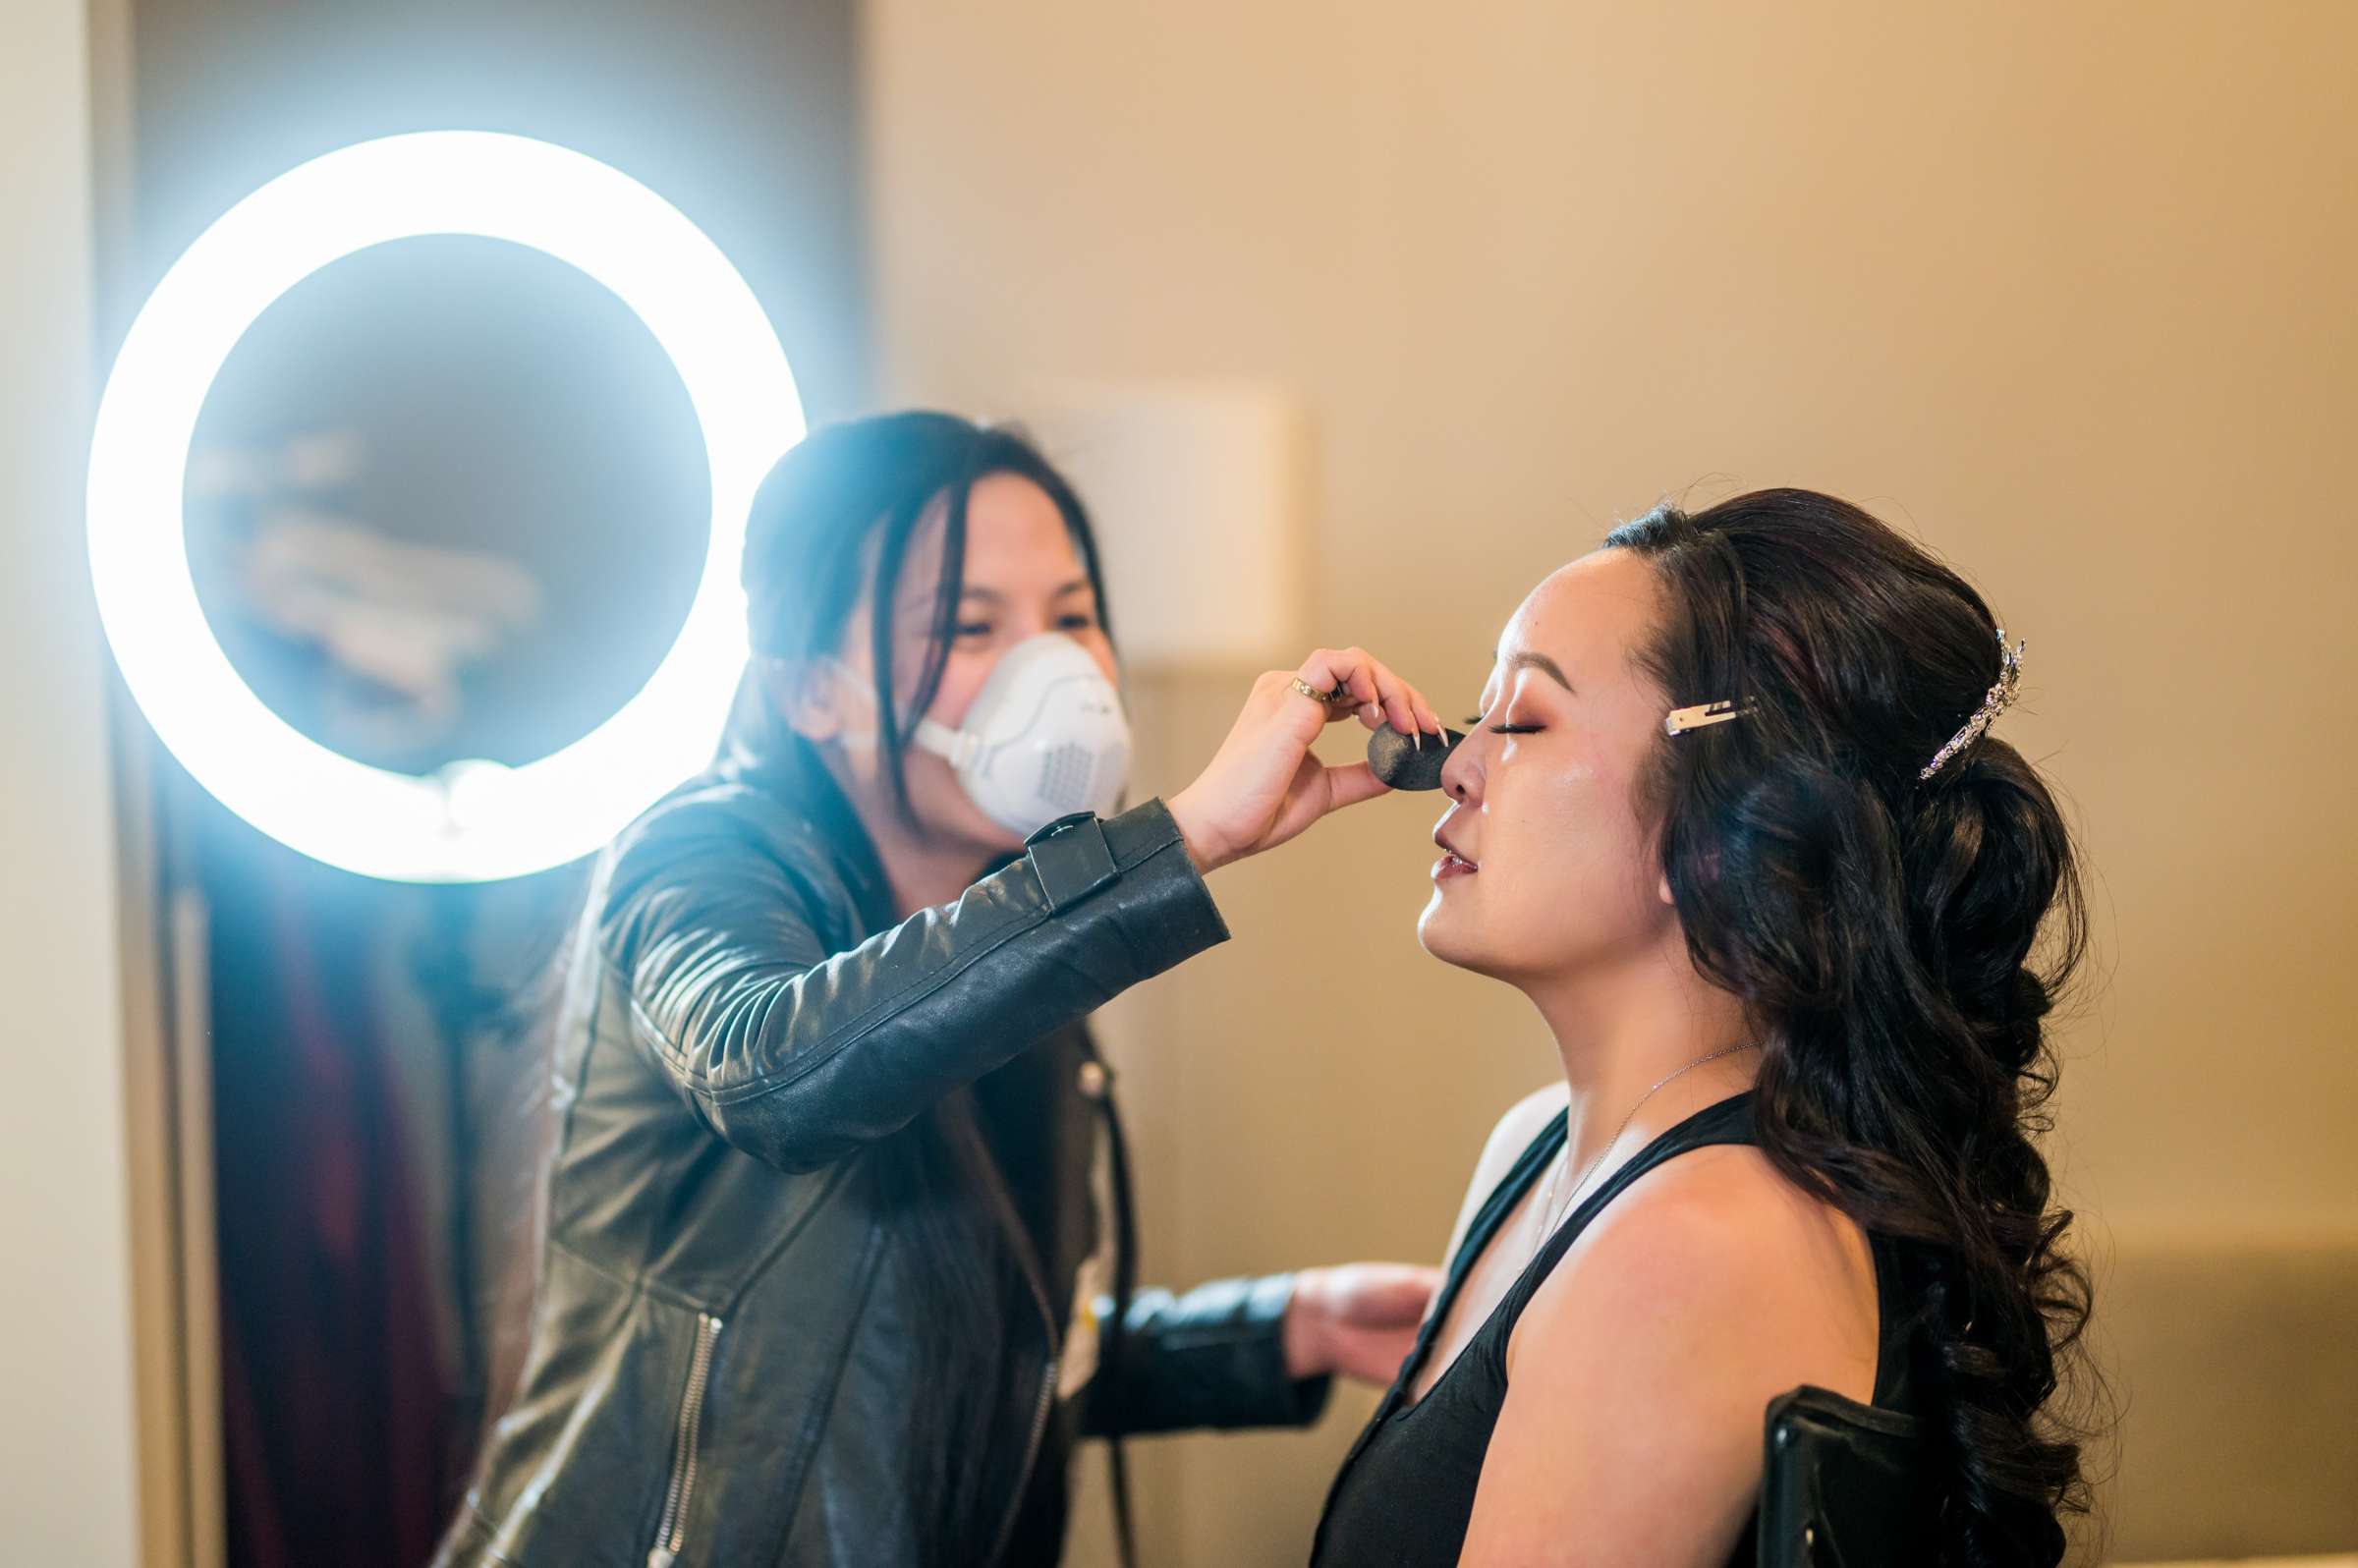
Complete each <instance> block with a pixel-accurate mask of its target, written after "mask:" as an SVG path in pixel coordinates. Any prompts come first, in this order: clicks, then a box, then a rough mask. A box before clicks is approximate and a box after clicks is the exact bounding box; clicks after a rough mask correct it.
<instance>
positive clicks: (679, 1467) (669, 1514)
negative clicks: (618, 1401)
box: [646, 1314, 720, 1568]
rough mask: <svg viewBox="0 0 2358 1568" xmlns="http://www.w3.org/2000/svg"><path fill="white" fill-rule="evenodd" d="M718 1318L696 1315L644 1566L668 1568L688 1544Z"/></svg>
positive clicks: (677, 1559) (718, 1323) (718, 1326)
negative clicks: (659, 1515)
mask: <svg viewBox="0 0 2358 1568" xmlns="http://www.w3.org/2000/svg"><path fill="white" fill-rule="evenodd" d="M719 1338H720V1319H719V1318H717V1317H714V1316H711V1315H709V1314H699V1315H698V1316H697V1319H696V1354H695V1355H694V1356H693V1357H691V1358H690V1359H689V1362H688V1388H687V1391H686V1392H685V1393H683V1394H681V1396H680V1429H679V1435H678V1436H677V1437H675V1438H673V1439H672V1450H671V1483H670V1484H669V1485H667V1486H665V1487H664V1489H663V1523H662V1524H661V1526H660V1527H658V1528H657V1529H656V1531H655V1544H654V1546H653V1547H652V1548H651V1549H650V1550H649V1551H648V1552H647V1554H646V1568H671V1565H672V1564H673V1563H675V1562H677V1561H679V1558H680V1552H681V1551H682V1550H683V1549H685V1547H686V1546H687V1544H688V1500H689V1498H690V1497H691V1496H692V1495H694V1493H695V1491H696V1461H697V1443H698V1441H699V1440H700V1439H701V1437H702V1427H703V1414H704V1388H705V1386H706V1385H707V1384H708V1383H709V1382H710V1381H711V1377H712V1346H713V1342H714V1341H716V1340H718V1339H719Z"/></svg>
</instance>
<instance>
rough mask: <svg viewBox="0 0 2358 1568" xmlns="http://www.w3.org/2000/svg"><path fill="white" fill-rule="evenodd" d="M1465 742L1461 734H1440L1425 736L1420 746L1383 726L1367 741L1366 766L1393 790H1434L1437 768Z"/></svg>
mask: <svg viewBox="0 0 2358 1568" xmlns="http://www.w3.org/2000/svg"><path fill="white" fill-rule="evenodd" d="M1465 738H1466V737H1465V734H1464V732H1463V731H1460V730H1444V731H1442V733H1440V734H1439V735H1428V736H1426V737H1425V739H1424V744H1423V745H1422V746H1420V745H1419V744H1418V743H1417V741H1416V740H1415V739H1414V738H1413V737H1411V736H1406V735H1403V734H1401V733H1400V732H1399V731H1398V730H1396V729H1393V728H1392V727H1391V726H1390V725H1389V724H1386V725H1385V726H1384V727H1383V728H1381V729H1379V730H1377V731H1376V732H1375V734H1373V735H1371V736H1369V737H1368V766H1369V767H1370V768H1372V769H1374V770H1375V776H1376V777H1377V778H1379V779H1381V780H1383V782H1385V783H1386V784H1389V785H1390V786H1391V787H1392V788H1394V789H1396V790H1437V789H1439V788H1440V787H1441V764H1442V763H1443V762H1446V761H1448V760H1449V754H1450V753H1451V752H1454V751H1456V750H1457V743H1458V742H1460V741H1462V740H1464V739H1465Z"/></svg>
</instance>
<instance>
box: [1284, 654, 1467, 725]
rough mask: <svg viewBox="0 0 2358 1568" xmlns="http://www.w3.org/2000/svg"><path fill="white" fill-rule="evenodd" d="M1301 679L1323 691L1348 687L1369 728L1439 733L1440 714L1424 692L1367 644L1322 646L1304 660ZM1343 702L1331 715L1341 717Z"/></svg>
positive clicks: (1362, 720)
mask: <svg viewBox="0 0 2358 1568" xmlns="http://www.w3.org/2000/svg"><path fill="white" fill-rule="evenodd" d="M1302 679H1303V680H1305V681H1307V682H1309V683H1310V684H1311V685H1313V686H1316V687H1318V688H1319V690H1320V691H1332V690H1336V689H1348V691H1349V692H1350V694H1351V696H1352V697H1354V698H1356V699H1358V706H1357V713H1358V717H1359V721H1360V723H1362V724H1363V725H1365V726H1367V727H1368V728H1369V729H1371V730H1373V729H1378V728H1380V727H1381V726H1383V725H1384V724H1387V723H1388V724H1390V725H1391V726H1392V728H1393V729H1395V730H1398V731H1399V732H1400V733H1401V734H1403V735H1416V734H1419V733H1425V734H1438V733H1439V731H1440V729H1441V722H1440V719H1439V717H1438V716H1437V715H1436V714H1435V713H1434V712H1433V709H1432V703H1431V702H1428V701H1427V700H1425V697H1424V694H1423V693H1421V692H1419V691H1418V690H1417V689H1416V688H1415V687H1413V686H1411V685H1409V684H1408V683H1407V682H1406V681H1403V680H1402V679H1400V677H1399V676H1397V675H1395V674H1393V673H1392V670H1391V668H1390V667H1389V666H1388V665H1386V664H1384V663H1383V662H1382V661H1381V660H1380V659H1377V658H1376V657H1375V655H1374V654H1372V653H1370V652H1369V651H1368V650H1367V649H1366V648H1364V647H1346V648H1319V650H1318V651H1317V652H1315V653H1313V654H1311V656H1310V657H1309V658H1307V659H1305V660H1304V661H1303V663H1302ZM1339 709H1340V704H1337V705H1336V706H1335V707H1333V708H1329V709H1328V717H1329V718H1330V719H1332V718H1340V717H1341V716H1342V711H1341V710H1339Z"/></svg>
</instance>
